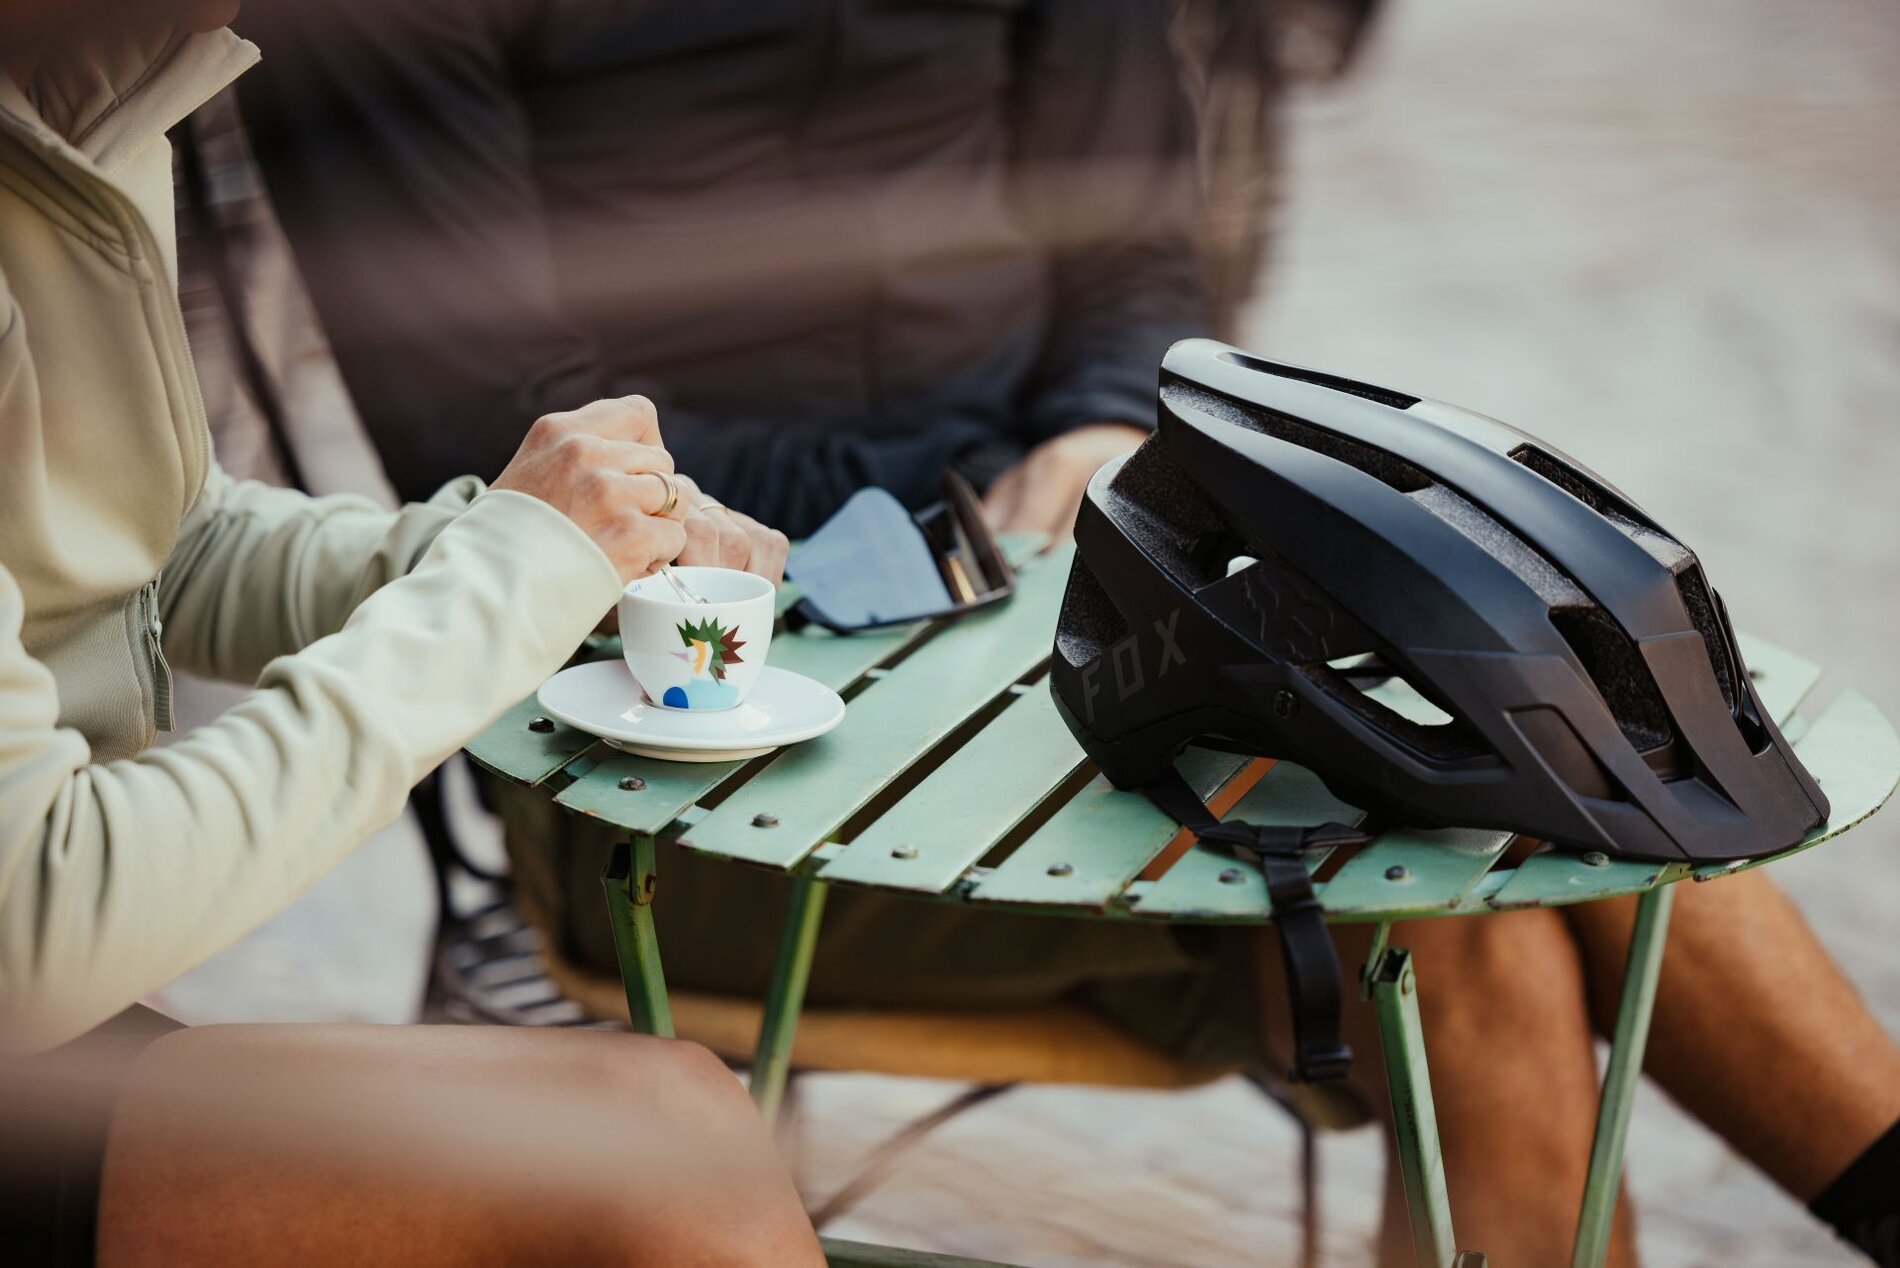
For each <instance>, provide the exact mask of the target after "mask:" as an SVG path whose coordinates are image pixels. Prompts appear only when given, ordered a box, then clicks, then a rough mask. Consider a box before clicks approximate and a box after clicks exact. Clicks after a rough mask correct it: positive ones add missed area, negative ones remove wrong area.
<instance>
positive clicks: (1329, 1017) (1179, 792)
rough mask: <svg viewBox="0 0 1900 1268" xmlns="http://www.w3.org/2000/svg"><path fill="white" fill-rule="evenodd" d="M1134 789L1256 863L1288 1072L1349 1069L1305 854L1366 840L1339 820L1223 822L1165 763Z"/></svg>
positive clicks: (1329, 943)
mask: <svg viewBox="0 0 1900 1268" xmlns="http://www.w3.org/2000/svg"><path fill="white" fill-rule="evenodd" d="M1141 791H1142V794H1143V795H1144V796H1146V797H1147V798H1148V800H1149V801H1151V802H1153V803H1154V804H1155V806H1156V808H1157V809H1159V810H1160V811H1161V812H1162V813H1163V814H1165V815H1167V816H1168V817H1169V818H1171V819H1173V820H1174V821H1175V822H1177V823H1179V824H1180V825H1181V826H1182V827H1184V828H1186V829H1187V830H1188V831H1189V832H1192V833H1193V834H1194V837H1195V839H1196V840H1198V841H1200V842H1202V843H1203V844H1206V845H1219V846H1226V847H1228V848H1229V849H1231V850H1233V852H1234V853H1235V854H1236V855H1237V856H1239V857H1240V858H1243V859H1245V860H1247V861H1249V862H1252V863H1254V864H1255V865H1256V866H1258V867H1259V868H1260V874H1261V876H1262V877H1264V878H1265V879H1266V882H1267V898H1268V901H1269V902H1270V903H1271V905H1272V908H1273V927H1274V928H1275V929H1276V930H1277V931H1278V932H1279V935H1280V950H1281V953H1282V958H1283V959H1284V960H1285V961H1286V992H1287V1001H1288V1003H1289V1004H1290V1006H1291V1012H1292V1014H1293V1046H1294V1056H1293V1069H1292V1071H1291V1075H1290V1077H1291V1078H1292V1080H1293V1081H1294V1082H1295V1083H1324V1082H1329V1081H1332V1080H1336V1079H1343V1078H1345V1077H1346V1073H1347V1071H1349V1070H1350V1069H1351V1068H1352V1049H1351V1048H1348V1047H1347V1046H1346V1044H1345V1042H1344V1040H1343V1039H1341V1037H1340V1011H1341V1009H1342V1007H1343V1006H1344V1003H1345V987H1344V984H1343V981H1342V978H1341V974H1340V969H1339V952H1338V951H1337V950H1336V949H1335V948H1334V946H1333V938H1332V935H1331V934H1329V933H1327V932H1326V922H1325V919H1324V914H1323V911H1322V909H1321V907H1320V902H1319V897H1318V895H1316V894H1315V893H1314V892H1313V878H1312V875H1311V874H1310V873H1309V872H1308V871H1307V867H1306V852H1307V851H1308V850H1312V849H1315V848H1318V847H1320V846H1329V847H1330V846H1341V845H1363V844H1365V842H1367V841H1368V840H1370V839H1371V838H1370V837H1368V836H1367V835H1366V834H1365V833H1364V832H1361V831H1359V830H1358V829H1357V828H1349V827H1347V826H1345V825H1344V824H1340V823H1323V824H1319V825H1318V826H1316V827H1310V828H1294V827H1265V828H1263V827H1258V826H1256V825H1254V824H1251V823H1239V822H1233V823H1222V822H1220V821H1219V820H1217V819H1216V818H1214V816H1213V814H1212V813H1211V812H1210V811H1209V810H1208V808H1207V805H1206V803H1204V802H1203V801H1202V800H1201V799H1200V798H1199V797H1197V796H1195V795H1194V790H1193V789H1192V788H1190V787H1188V783H1187V781H1186V780H1185V779H1183V778H1181V774H1180V772H1179V771H1177V770H1175V769H1173V768H1172V767H1170V768H1169V769H1168V772H1167V773H1166V774H1164V775H1162V776H1161V777H1160V778H1159V779H1156V780H1154V781H1153V782H1151V783H1149V784H1146V785H1144V786H1143V787H1142V789H1141Z"/></svg>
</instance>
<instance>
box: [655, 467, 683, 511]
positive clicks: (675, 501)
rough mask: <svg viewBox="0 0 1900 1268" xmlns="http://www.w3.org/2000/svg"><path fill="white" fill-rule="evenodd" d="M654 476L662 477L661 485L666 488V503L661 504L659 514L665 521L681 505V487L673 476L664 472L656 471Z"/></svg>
mask: <svg viewBox="0 0 1900 1268" xmlns="http://www.w3.org/2000/svg"><path fill="white" fill-rule="evenodd" d="M653 474H654V475H656V476H658V477H660V483H662V484H664V485H665V486H666V501H665V502H664V503H663V504H661V506H660V509H659V511H658V512H657V514H658V515H659V517H660V518H661V519H665V518H666V517H667V516H669V515H671V514H672V513H673V511H674V509H675V508H676V507H678V506H679V504H680V486H679V483H678V482H677V481H676V480H674V479H673V477H672V476H670V475H668V474H667V473H666V472H664V471H655V472H654V473H653Z"/></svg>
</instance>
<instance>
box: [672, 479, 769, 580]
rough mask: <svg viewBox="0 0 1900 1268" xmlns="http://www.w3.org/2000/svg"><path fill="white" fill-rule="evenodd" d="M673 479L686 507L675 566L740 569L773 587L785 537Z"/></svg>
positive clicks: (688, 482) (694, 486)
mask: <svg viewBox="0 0 1900 1268" xmlns="http://www.w3.org/2000/svg"><path fill="white" fill-rule="evenodd" d="M673 478H674V479H675V480H677V481H679V484H680V499H681V500H682V501H683V502H687V503H689V504H690V506H689V509H688V510H687V513H686V549H685V550H683V551H681V552H680V557H679V559H678V561H677V562H679V563H682V564H709V565H712V566H714V567H718V568H741V569H744V570H745V571H746V572H755V573H757V574H758V575H759V576H761V577H764V578H765V579H766V580H767V581H770V582H771V583H772V584H774V585H777V584H778V582H779V580H780V578H782V577H783V576H784V575H785V552H786V551H787V550H789V549H790V543H789V542H787V541H786V540H785V534H783V533H781V532H779V531H778V530H777V529H776V528H767V527H766V526H765V525H763V524H761V523H759V522H758V521H757V520H755V519H753V518H752V517H751V516H750V515H741V514H740V513H739V512H737V511H735V510H733V509H732V508H731V507H728V506H725V505H723V504H721V503H719V502H716V501H714V500H713V499H712V498H710V497H708V496H706V494H704V493H702V492H700V489H699V486H698V485H697V484H694V483H693V482H692V480H691V479H689V478H688V477H686V476H675V477H673Z"/></svg>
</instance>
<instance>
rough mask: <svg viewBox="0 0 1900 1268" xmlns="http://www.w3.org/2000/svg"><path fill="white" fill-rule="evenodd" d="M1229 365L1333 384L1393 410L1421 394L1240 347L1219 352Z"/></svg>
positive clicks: (1321, 384)
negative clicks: (1258, 354)
mask: <svg viewBox="0 0 1900 1268" xmlns="http://www.w3.org/2000/svg"><path fill="white" fill-rule="evenodd" d="M1216 355H1217V356H1219V358H1220V359H1221V360H1222V361H1225V362H1227V363H1228V364H1229V365H1237V366H1240V367H1242V368H1243V369H1247V370H1253V371H1255V372H1256V373H1259V374H1271V375H1273V376H1274V377H1276V378H1281V379H1297V380H1299V381H1300V382H1301V383H1311V384H1313V385H1315V386H1317V387H1329V388H1331V389H1332V390H1333V391H1335V392H1348V393H1350V394H1352V395H1353V396H1363V397H1364V398H1365V399H1367V400H1368V401H1377V402H1379V404H1381V405H1389V406H1391V407H1392V408H1393V409H1411V408H1412V406H1414V405H1416V404H1418V397H1416V396H1407V395H1406V394H1405V393H1403V392H1394V391H1390V390H1389V389H1387V388H1382V387H1374V386H1373V385H1372V384H1370V383H1361V382H1359V381H1358V380H1356V379H1342V378H1340V377H1339V376H1338V375H1336V374H1321V373H1320V372H1319V371H1318V370H1308V369H1306V368H1305V367H1303V366H1297V365H1283V364H1281V363H1280V362H1278V361H1268V360H1265V359H1263V358H1261V357H1255V356H1249V355H1248V354H1247V353H1245V352H1242V351H1240V350H1239V349H1238V348H1226V349H1223V350H1222V351H1221V352H1219V353H1217V354H1216Z"/></svg>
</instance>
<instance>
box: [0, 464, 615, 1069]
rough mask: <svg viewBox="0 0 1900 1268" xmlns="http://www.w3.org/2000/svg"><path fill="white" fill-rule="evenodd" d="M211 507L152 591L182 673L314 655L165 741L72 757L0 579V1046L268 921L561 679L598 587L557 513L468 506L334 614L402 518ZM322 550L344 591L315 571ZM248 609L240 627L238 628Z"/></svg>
mask: <svg viewBox="0 0 1900 1268" xmlns="http://www.w3.org/2000/svg"><path fill="white" fill-rule="evenodd" d="M222 498H223V505H224V507H225V511H224V513H223V514H222V515H221V516H218V517H214V518H213V520H212V521H211V522H209V523H208V524H206V525H203V526H200V527H199V528H198V530H197V531H196V532H194V534H193V536H192V539H191V543H190V548H192V549H196V550H200V551H203V552H205V553H204V554H203V556H202V557H201V558H200V559H199V560H198V561H197V563H196V565H195V566H188V567H186V568H184V569H183V571H185V572H186V573H187V574H190V575H188V576H187V577H186V578H185V579H184V580H183V581H182V582H181V585H182V587H183V589H182V590H180V591H179V592H178V593H177V594H175V595H174V598H173V612H174V614H175V619H177V620H179V621H181V623H182V625H183V629H182V630H180V631H179V632H178V634H177V635H176V636H175V639H174V645H175V646H182V647H183V648H184V649H186V650H187V651H189V652H190V654H189V655H187V656H184V657H182V659H185V660H188V661H191V662H192V663H194V664H198V665H202V666H205V667H215V668H220V669H224V670H227V671H236V670H239V669H241V668H242V667H243V666H244V665H245V664H246V663H247V662H249V661H251V660H257V659H262V658H264V657H267V656H268V655H269V654H270V652H271V651H272V650H274V649H275V648H277V647H279V646H287V645H292V644H295V643H297V642H298V641H300V640H301V639H302V638H303V637H305V636H310V637H312V638H313V639H314V641H311V642H310V643H309V644H308V646H306V647H304V648H303V650H302V651H300V652H298V653H297V654H295V655H291V656H280V657H278V658H276V659H273V660H268V661H267V663H265V664H264V665H263V668H262V672H261V674H260V675H259V677H258V679H257V690H256V691H255V692H254V693H252V694H251V695H250V696H249V697H247V698H246V699H245V700H244V701H242V702H241V703H240V704H238V705H237V706H236V707H235V708H233V709H232V710H230V711H229V712H228V713H226V714H225V715H224V716H223V717H221V718H220V719H218V720H217V721H216V722H214V723H211V724H210V725H208V726H205V727H201V728H199V729H198V730H197V731H194V732H192V733H191V734H190V735H188V736H186V737H184V738H183V739H181V740H180V741H179V742H178V743H177V744H174V745H171V746H169V747H167V748H164V749H158V750H153V751H150V752H147V753H144V754H141V755H140V756H138V757H136V758H131V759H127V760H121V761H113V762H106V763H94V762H93V761H92V759H91V753H90V750H89V749H88V747H87V744H86V742H85V740H84V739H83V738H82V737H81V736H80V735H79V734H78V733H77V732H75V731H72V730H70V729H66V728H62V727H61V726H60V725H59V697H58V691H57V687H56V685H55V683H54V680H53V678H52V675H51V673H50V672H49V671H48V670H47V669H46V667H45V666H44V665H42V664H41V663H39V662H38V661H36V660H35V659H33V657H31V656H30V655H28V654H27V652H26V651H25V649H24V647H23V645H22V642H21V627H22V623H23V620H24V616H23V605H22V599H21V594H20V590H19V587H18V586H17V585H16V584H15V582H14V580H13V578H12V577H11V575H10V574H8V573H7V572H5V571H4V570H0V1051H6V1052H30V1051H36V1050H39V1049H43V1048H47V1047H50V1046H52V1045H54V1044H58V1043H61V1042H63V1041H65V1040H67V1039H70V1038H72V1037H74V1036H75V1035H78V1034H80V1033H82V1032H84V1031H85V1030H86V1029H88V1028H89V1027H91V1026H93V1025H95V1024H97V1023H98V1022H100V1021H102V1020H104V1019H105V1018H107V1017H109V1016H111V1015H112V1014H113V1013H115V1012H116V1011H118V1010H119V1009H122V1008H124V1007H125V1006H126V1005H127V1004H129V1003H131V1002H132V1001H133V1000H135V999H137V998H138V997H139V996H140V995H142V994H144V993H145V992H147V991H149V990H152V989H154V988H155V987H157V986H159V985H162V984H163V983H165V982H166V981H169V980H170V979H171V978H173V977H175V976H176V975H177V974H178V973H180V972H182V971H183V970H185V969H187V968H189V967H191V966H192V965H194V964H196V963H198V962H199V961H201V960H203V959H205V958H206V957H207V956H209V955H211V954H213V953H214V952H216V951H218V950H220V949H221V948H223V947H225V946H226V945H228V944H229V943H231V942H232V941H234V940H235V939H236V938H238V937H239V936H241V935H242V934H244V933H245V932H247V931H248V930H249V929H251V928H252V927H254V926H255V925H257V924H258V923H260V922H261V921H263V920H264V919H266V918H267V917H269V916H270V915H272V914H274V913H275V912H276V911H278V910H279V909H280V908H282V907H283V906H284V905H285V904H287V903H288V902H289V901H290V900H291V899H292V898H294V897H296V896H297V895H298V894H299V893H301V892H302V891H303V890H304V889H305V888H307V887H308V886H309V885H310V884H311V883H312V882H313V881H315V880H316V878H317V877H318V876H319V875H321V874H322V873H323V872H324V871H325V870H327V869H328V868H329V867H331V866H332V865H333V864H335V863H336V862H337V861H338V860H339V859H341V858H342V857H343V856H344V855H345V854H347V853H348V852H349V851H350V850H351V849H352V848H354V847H355V846H356V845H357V844H358V843H359V842H360V841H361V840H362V839H363V837H365V836H366V835H367V834H368V833H369V832H371V831H373V830H374V829H375V828H377V827H379V826H381V825H382V824H385V823H387V822H389V821H390V820H392V819H394V818H395V817H396V816H397V815H398V814H399V813H400V812H401V810H402V806H403V801H404V798H405V797H406V796H407V795H408V791H409V788H410V786H411V785H412V784H413V783H414V782H415V781H416V780H417V779H419V778H421V776H422V775H423V774H425V773H426V772H427V771H428V770H430V769H431V768H433V767H434V766H435V765H436V764H437V763H439V762H440V761H441V760H442V759H443V758H445V757H447V756H448V755H449V754H450V753H451V752H453V751H454V750H455V748H456V747H457V746H458V745H460V744H461V743H463V742H464V741H466V740H467V739H468V738H469V737H470V736H472V735H474V734H475V733H476V732H478V731H479V730H480V729H481V728H482V727H483V726H485V725H487V724H488V723H489V722H491V721H492V720H493V719H494V718H495V717H497V716H498V715H499V714H500V713H501V712H502V711H503V710H504V709H505V708H507V707H508V706H509V705H510V704H512V703H513V702H514V701H516V700H518V699H520V698H521V697H522V696H524V695H526V694H527V693H528V692H530V691H532V690H533V689H534V687H535V685H536V684H537V683H538V682H539V681H540V680H541V679H542V678H543V677H544V676H546V675H547V674H549V673H551V672H553V671H554V670H555V669H556V668H558V667H559V666H560V664H561V662H562V660H563V659H564V658H565V657H566V656H567V655H568V654H569V653H570V652H571V651H572V650H573V648H574V647H575V646H577V645H578V644H579V643H580V641H581V640H582V639H583V638H584V637H585V636H586V634H587V632H588V630H589V629H590V628H592V626H593V624H594V623H595V621H596V620H597V619H598V618H599V616H600V614H601V613H602V612H603V611H605V610H606V608H607V607H608V606H609V605H610V604H611V603H612V601H613V598H614V595H615V594H616V593H617V592H618V590H619V579H618V577H617V575H616V574H615V571H614V569H613V567H612V566H611V565H610V564H609V563H608V561H607V559H606V557H605V556H604V555H602V554H601V553H600V552H599V551H598V550H597V549H596V548H595V547H594V546H593V544H592V543H591V542H589V541H588V539H587V538H586V537H585V536H584V535H583V534H582V533H581V532H580V531H579V530H578V529H577V528H575V527H574V526H573V525H572V524H571V523H570V522H569V521H567V520H566V519H565V518H564V517H563V516H561V515H560V513H559V512H557V511H555V510H554V509H553V508H551V507H549V506H547V505H545V504H544V503H541V502H538V501H536V500H534V499H533V498H530V497H527V496H526V495H524V494H520V493H514V492H489V493H485V494H483V495H481V496H480V497H478V498H477V499H475V501H474V502H473V504H472V505H471V506H470V507H469V509H468V510H467V511H466V512H465V513H463V514H461V515H460V516H457V517H455V518H454V519H453V521H452V522H448V523H445V524H441V525H438V526H437V528H438V531H436V532H434V533H433V540H432V541H430V542H429V543H428V544H427V545H426V546H422V547H420V557H419V558H418V559H416V560H415V563H414V567H413V569H412V570H411V571H409V572H408V574H407V575H406V576H401V577H399V578H397V579H395V580H393V581H390V582H389V584H387V585H384V586H382V587H381V588H379V589H375V590H374V592H373V593H369V594H368V595H367V597H364V598H362V599H361V601H360V602H354V603H353V602H352V600H353V599H355V598H356V597H357V595H356V590H357V589H367V588H368V587H369V585H370V583H371V582H372V581H373V580H374V579H375V577H376V576H377V574H378V572H379V570H382V569H390V570H394V569H395V568H396V567H397V565H398V563H399V561H400V559H401V557H402V555H403V552H404V551H405V550H409V549H411V548H412V546H414V545H415V542H413V541H412V540H411V539H410V537H409V535H410V534H411V533H412V532H415V531H417V528H416V523H415V520H414V517H413V516H412V517H411V518H410V519H409V520H407V521H405V520H404V519H402V518H400V517H398V518H396V519H394V520H392V519H391V518H390V517H389V516H387V515H384V516H381V517H380V518H378V519H375V520H372V519H371V518H370V517H368V516H365V515H363V514H362V513H360V512H358V511H355V510H352V509H348V508H337V507H333V506H326V505H320V506H319V507H317V508H313V511H312V514H310V515H308V516H300V515H297V514H294V513H289V514H287V513H285V512H286V511H287V510H288V509H289V508H288V506H287V504H284V505H278V504H276V499H275V498H262V497H261V496H260V495H258V494H257V493H254V492H251V491H247V490H244V489H241V488H237V489H226V490H225V491H224V493H223V495H222ZM265 503H270V504H271V505H269V506H268V507H266V506H265V505H264V504H265ZM379 531H380V536H379V535H378V534H379ZM207 533H209V534H211V535H210V536H209V537H207V535H206V534H207ZM365 544H370V545H369V548H368V549H365ZM340 558H341V559H351V560H354V561H355V563H356V565H357V567H356V569H355V572H354V574H353V575H351V576H348V577H346V578H342V579H339V580H337V581H336V582H335V583H330V582H326V581H324V580H322V579H319V578H317V577H316V576H315V575H314V571H315V570H316V569H319V568H320V567H322V566H323V565H324V564H325V563H326V562H329V561H332V560H336V559H340ZM248 568H257V569H258V570H259V572H260V575H259V576H258V577H256V578H246V577H243V576H241V575H239V574H240V573H242V572H244V571H245V570H246V569H248ZM272 573H277V574H279V576H280V578H281V580H282V583H283V584H284V586H285V588H286V590H287V591H288V592H289V594H290V595H291V596H292V597H290V598H289V599H287V600H285V601H284V602H282V603H278V604H273V603H272V602H271V600H270V594H271V592H272V590H273V588H274V586H275V585H276V584H277V583H276V582H274V581H272V580H271V574H272ZM214 592H215V593H214ZM247 610H249V611H253V612H255V614H256V616H257V620H258V625H259V631H258V632H257V633H248V632H244V631H243V630H242V629H241V628H240V627H241V626H242V625H243V624H244V623H245V621H246V612H247ZM346 613H347V615H346Z"/></svg>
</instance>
